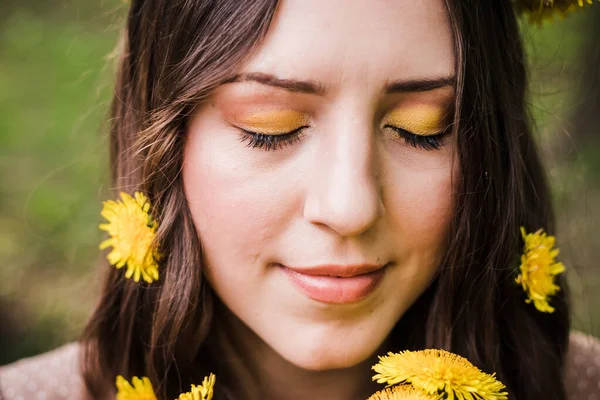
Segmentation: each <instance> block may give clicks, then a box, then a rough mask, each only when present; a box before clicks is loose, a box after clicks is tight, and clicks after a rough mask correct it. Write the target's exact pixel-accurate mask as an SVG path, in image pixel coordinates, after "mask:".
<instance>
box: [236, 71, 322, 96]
mask: <svg viewBox="0 0 600 400" xmlns="http://www.w3.org/2000/svg"><path fill="white" fill-rule="evenodd" d="M232 82H257V83H262V84H263V85H268V86H274V87H277V88H281V89H285V90H288V91H290V92H298V93H308V94H316V95H318V96H323V95H324V94H325V86H324V85H322V84H320V83H318V82H314V81H299V80H295V79H282V78H278V77H276V76H274V75H270V74H264V73H262V72H251V73H247V74H238V75H235V76H234V77H233V78H231V79H228V80H227V81H225V83H232Z"/></svg>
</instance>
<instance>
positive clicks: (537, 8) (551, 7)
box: [516, 0, 594, 24]
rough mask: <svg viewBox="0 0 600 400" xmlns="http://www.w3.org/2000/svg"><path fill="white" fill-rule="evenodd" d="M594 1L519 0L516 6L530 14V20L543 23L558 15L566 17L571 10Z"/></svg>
mask: <svg viewBox="0 0 600 400" xmlns="http://www.w3.org/2000/svg"><path fill="white" fill-rule="evenodd" d="M593 3H594V1H593V0H518V1H517V2H516V7H517V10H519V11H521V12H524V13H526V14H528V15H529V21H530V22H532V23H536V24H541V23H542V22H544V21H545V20H552V19H554V16H556V15H558V16H559V17H561V18H564V17H565V16H566V15H567V14H569V13H570V12H572V11H575V10H578V9H581V8H583V7H585V6H587V5H589V4H593Z"/></svg>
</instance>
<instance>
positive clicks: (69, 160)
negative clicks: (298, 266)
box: [0, 0, 600, 365]
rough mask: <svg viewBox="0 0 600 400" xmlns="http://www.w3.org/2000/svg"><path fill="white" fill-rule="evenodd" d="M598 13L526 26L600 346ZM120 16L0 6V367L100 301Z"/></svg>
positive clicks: (584, 295) (565, 233) (550, 152)
mask: <svg viewBox="0 0 600 400" xmlns="http://www.w3.org/2000/svg"><path fill="white" fill-rule="evenodd" d="M599 11H600V5H599V6H598V7H590V11H589V12H585V13H577V14H574V15H572V16H571V17H569V18H568V19H566V20H564V21H556V22H555V23H553V24H546V25H544V26H543V27H541V28H540V27H536V26H530V25H528V24H527V23H524V24H523V30H524V38H525V43H526V46H527V51H528V54H529V59H530V64H531V76H532V85H531V110H532V113H533V115H534V117H535V120H536V122H537V127H536V131H537V132H538V136H539V141H540V146H541V149H542V152H543V155H544V159H545V161H546V165H547V166H548V173H549V176H550V178H551V182H552V184H553V189H554V196H555V200H556V209H557V215H558V220H559V230H558V232H559V235H558V241H559V245H560V247H561V250H562V261H563V262H564V263H565V264H566V265H568V267H569V268H570V269H569V272H568V278H569V282H570V286H571V292H572V296H573V301H574V312H575V314H574V320H573V322H574V326H575V327H576V328H577V329H580V330H583V331H585V332H588V333H593V334H595V335H596V336H599V335H600V312H598V310H599V309H600V290H599V289H600V268H599V267H598V265H597V263H596V260H599V259H600V249H599V248H598V247H599V246H598V245H599V244H600V238H598V236H597V232H598V231H596V230H594V228H595V227H599V226H600V144H599V143H598V136H599V135H597V134H596V132H595V131H596V130H597V129H596V127H597V126H598V124H600V117H599V116H598V115H596V114H599V113H600V105H599V101H598V96H599V92H600V82H599V81H600V79H599V77H598V66H599V65H600V64H599V63H600V56H599V53H600V48H599V47H598V45H596V43H593V38H596V40H597V38H598V37H599V36H600V35H599V34H600V31H599V29H598V28H599V27H600V13H599ZM125 12H126V4H125V3H124V2H123V1H121V0H103V1H99V2H93V1H84V0H51V1H44V2H37V1H32V0H30V1H17V0H3V1H2V4H0V365H1V364H4V363H8V362H10V361H13V360H15V359H18V358H21V357H25V356H29V355H33V354H36V353H40V352H43V351H46V350H48V349H51V348H53V347H55V346H58V345H60V344H62V343H65V342H67V341H70V340H73V339H74V338H76V337H77V335H78V334H79V333H80V331H81V329H82V327H83V326H84V323H85V320H86V318H87V317H88V315H89V313H90V310H91V308H92V307H93V305H94V302H95V299H96V296H97V294H98V292H99V285H100V281H99V271H98V270H97V268H96V266H97V264H98V261H99V257H100V256H99V251H98V249H97V248H98V243H99V242H100V240H101V238H102V234H101V232H100V231H99V230H98V228H97V225H98V223H99V222H100V216H99V211H100V208H101V202H102V200H104V199H106V198H107V185H108V162H107V147H108V146H107V130H106V119H107V113H108V104H109V101H110V96H111V92H112V86H111V85H112V77H113V74H114V70H113V60H112V56H111V54H112V53H113V49H114V48H115V43H116V38H117V35H118V33H119V31H120V29H121V26H122V23H123V19H124V15H125Z"/></svg>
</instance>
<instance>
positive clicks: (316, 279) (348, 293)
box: [281, 266, 385, 304]
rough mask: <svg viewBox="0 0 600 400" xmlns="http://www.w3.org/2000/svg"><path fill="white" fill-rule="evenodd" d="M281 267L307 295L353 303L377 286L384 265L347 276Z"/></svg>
mask: <svg viewBox="0 0 600 400" xmlns="http://www.w3.org/2000/svg"><path fill="white" fill-rule="evenodd" d="M281 267H282V269H283V271H284V272H285V273H286V274H287V276H288V277H289V278H290V280H291V281H292V282H294V284H296V286H298V288H299V289H300V290H301V291H302V292H304V294H306V295H307V296H308V297H310V298H311V299H313V300H317V301H320V302H323V303H332V304H346V303H354V302H357V301H359V300H362V299H364V298H365V297H367V296H368V295H369V294H371V293H372V292H373V291H374V290H375V289H376V288H377V286H379V283H380V282H381V280H382V278H383V275H384V274H385V267H383V268H380V269H378V270H376V271H373V272H369V273H368V274H363V275H356V276H352V277H347V278H342V277H337V276H327V275H309V274H303V273H301V272H298V271H294V270H291V269H289V268H286V267H284V266H281Z"/></svg>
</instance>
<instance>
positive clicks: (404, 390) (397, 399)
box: [367, 385, 441, 400]
mask: <svg viewBox="0 0 600 400" xmlns="http://www.w3.org/2000/svg"><path fill="white" fill-rule="evenodd" d="M439 399H441V396H439V395H433V394H427V393H425V392H423V391H421V390H417V389H415V388H413V387H412V386H410V385H399V386H394V387H392V388H385V389H383V390H380V391H379V392H377V393H375V394H373V395H372V396H371V397H369V398H368V399H367V400H439Z"/></svg>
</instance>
